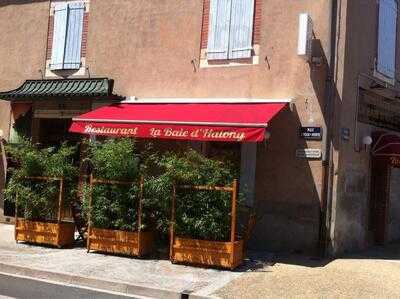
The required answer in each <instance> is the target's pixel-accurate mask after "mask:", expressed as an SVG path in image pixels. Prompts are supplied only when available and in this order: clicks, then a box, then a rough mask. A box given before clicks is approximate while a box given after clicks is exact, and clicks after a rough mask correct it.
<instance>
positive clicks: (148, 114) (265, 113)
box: [70, 102, 286, 142]
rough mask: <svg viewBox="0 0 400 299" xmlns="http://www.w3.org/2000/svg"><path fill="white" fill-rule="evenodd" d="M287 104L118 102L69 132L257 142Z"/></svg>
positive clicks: (80, 120)
mask: <svg viewBox="0 0 400 299" xmlns="http://www.w3.org/2000/svg"><path fill="white" fill-rule="evenodd" d="M285 105H286V103H281V102H275V103H238V104H232V103H229V104H227V103H204V104H203V103H166V104H164V103H149V104H147V103H145V104H144V103H140V104H138V103H121V104H113V105H110V106H107V107H102V108H99V109H97V110H94V111H91V112H89V113H86V114H83V115H81V116H79V117H77V118H74V119H73V124H72V126H71V128H70V132H74V133H81V134H87V135H104V136H120V137H137V138H160V139H178V140H179V139H180V140H199V141H234V142H243V141H247V142H258V141H263V140H264V135H265V128H266V127H267V125H268V122H269V121H270V120H271V119H272V118H273V117H274V116H275V115H276V114H277V113H278V112H279V111H280V110H282V109H283V107H284V106H285Z"/></svg>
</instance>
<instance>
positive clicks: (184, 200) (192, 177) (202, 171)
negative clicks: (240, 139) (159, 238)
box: [145, 149, 237, 240]
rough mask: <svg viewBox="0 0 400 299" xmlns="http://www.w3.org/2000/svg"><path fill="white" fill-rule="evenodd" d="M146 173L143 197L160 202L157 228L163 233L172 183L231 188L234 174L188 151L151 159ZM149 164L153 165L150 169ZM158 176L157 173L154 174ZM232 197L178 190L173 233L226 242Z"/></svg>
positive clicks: (227, 164)
mask: <svg viewBox="0 0 400 299" xmlns="http://www.w3.org/2000/svg"><path fill="white" fill-rule="evenodd" d="M150 161H151V162H150V163H147V167H146V169H147V170H149V169H152V170H153V171H154V169H158V175H157V174H156V175H154V174H153V175H151V174H147V177H146V189H145V190H146V196H148V197H149V198H153V200H151V199H150V200H149V201H151V202H159V206H158V211H157V213H158V215H157V217H156V219H157V221H158V223H157V224H158V228H159V229H161V230H164V231H166V229H167V225H166V224H167V223H168V218H169V209H170V203H171V194H172V192H171V190H172V185H173V182H176V184H177V185H193V186H195V185H207V186H227V185H231V184H232V182H233V179H234V178H235V177H237V171H236V170H235V168H234V166H233V164H232V163H230V162H229V161H223V160H216V159H208V158H206V157H204V156H202V155H201V154H199V153H197V152H196V151H193V150H191V149H188V150H187V151H185V152H183V153H181V154H177V153H172V152H171V153H166V154H164V155H162V156H157V155H153V156H152V157H151V159H150ZM149 164H151V165H153V166H151V167H149ZM156 172H157V171H156ZM230 211H231V193H226V192H221V191H196V190H182V189H179V190H177V203H176V232H177V234H178V235H181V236H186V237H190V238H196V239H204V240H228V239H229V234H230Z"/></svg>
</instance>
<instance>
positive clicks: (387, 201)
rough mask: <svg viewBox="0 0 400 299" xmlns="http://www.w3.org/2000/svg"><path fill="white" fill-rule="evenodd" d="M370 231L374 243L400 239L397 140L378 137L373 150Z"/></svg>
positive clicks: (391, 136) (399, 142)
mask: <svg viewBox="0 0 400 299" xmlns="http://www.w3.org/2000/svg"><path fill="white" fill-rule="evenodd" d="M371 174H372V177H371V201H370V223H369V226H370V231H372V232H373V236H374V241H375V243H376V244H379V245H382V244H386V243H389V242H394V241H399V240H400V137H399V136H397V135H394V134H381V135H380V136H379V137H378V138H377V141H376V142H375V145H374V146H373V148H372V168H371Z"/></svg>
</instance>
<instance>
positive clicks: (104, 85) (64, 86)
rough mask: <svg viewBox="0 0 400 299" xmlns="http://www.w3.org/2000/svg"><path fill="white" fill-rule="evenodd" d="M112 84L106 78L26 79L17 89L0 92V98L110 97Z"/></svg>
mask: <svg viewBox="0 0 400 299" xmlns="http://www.w3.org/2000/svg"><path fill="white" fill-rule="evenodd" d="M113 85H114V84H113V80H111V79H107V78H85V79H46V80H26V81H25V82H24V83H23V84H22V85H21V86H20V87H18V88H17V89H14V90H11V91H6V92H0V99H2V100H10V101H21V100H27V99H35V98H39V99H43V98H52V97H57V98H61V97H64V98H72V97H79V98H82V97H110V96H112V91H113Z"/></svg>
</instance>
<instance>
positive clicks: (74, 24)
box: [64, 2, 85, 69]
mask: <svg viewBox="0 0 400 299" xmlns="http://www.w3.org/2000/svg"><path fill="white" fill-rule="evenodd" d="M84 13H85V6H84V4H83V3H82V2H76V3H70V4H68V24H67V38H66V46H65V56H64V57H65V58H64V69H79V68H80V67H81V46H82V31H83V15H84Z"/></svg>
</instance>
